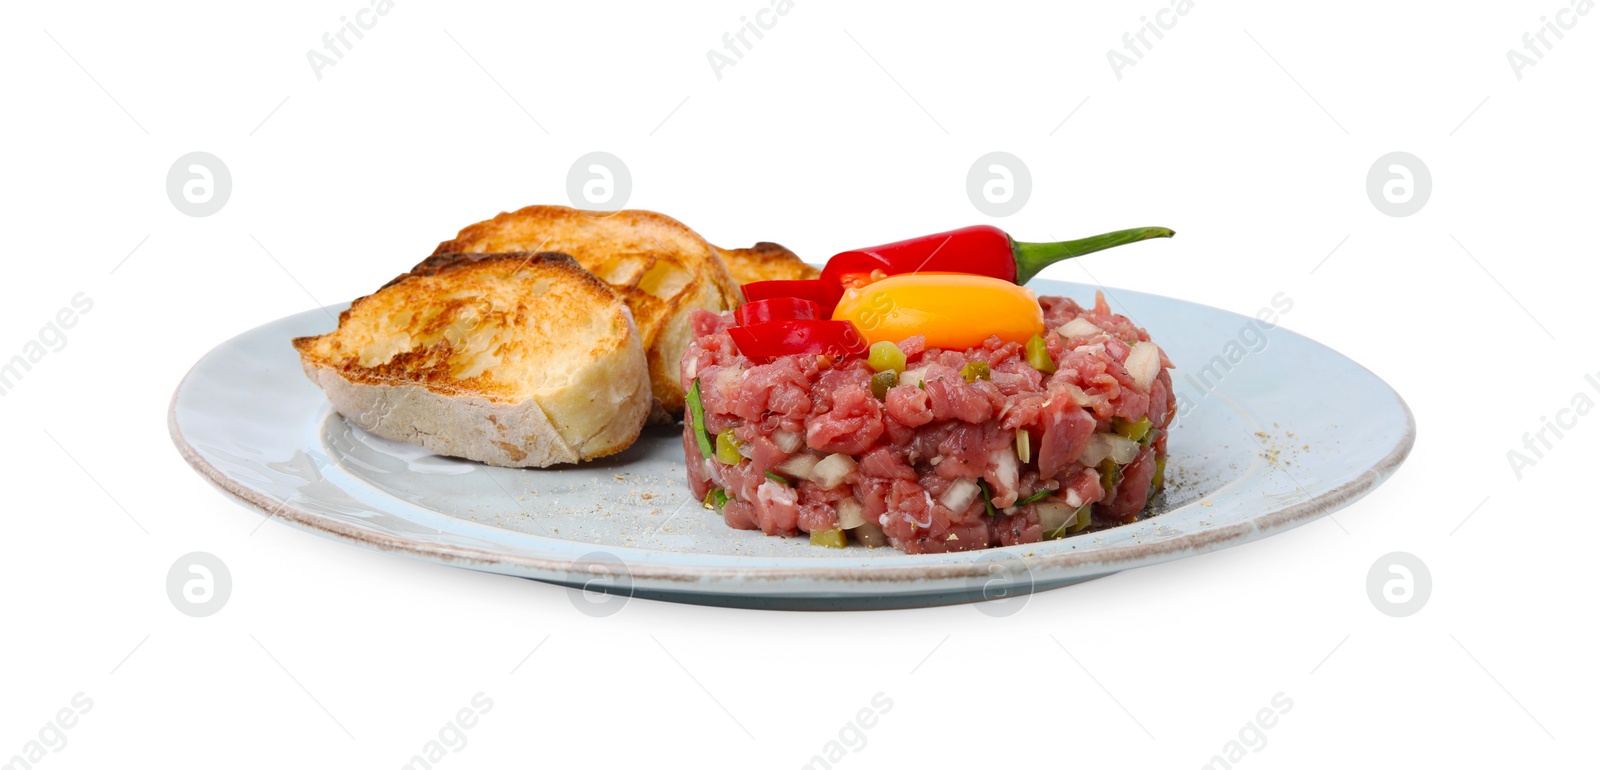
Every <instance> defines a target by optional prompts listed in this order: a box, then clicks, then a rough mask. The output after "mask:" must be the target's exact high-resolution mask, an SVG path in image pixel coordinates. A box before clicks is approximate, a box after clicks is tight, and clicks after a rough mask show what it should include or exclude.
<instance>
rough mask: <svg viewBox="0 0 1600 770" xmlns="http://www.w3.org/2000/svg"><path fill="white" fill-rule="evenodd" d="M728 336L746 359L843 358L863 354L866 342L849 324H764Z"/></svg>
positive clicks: (737, 329) (738, 329) (740, 328)
mask: <svg viewBox="0 0 1600 770" xmlns="http://www.w3.org/2000/svg"><path fill="white" fill-rule="evenodd" d="M728 336H730V337H732V338H733V343H734V344H735V345H737V346H739V352H740V353H743V354H744V355H745V356H748V357H750V358H771V357H774V356H788V355H795V354H797V353H800V354H810V355H819V356H834V357H836V358H844V357H847V356H855V355H866V353H867V341H866V340H864V339H862V338H861V333H860V332H858V331H856V327H855V324H852V323H850V322H849V321H833V320H820V319H816V320H813V319H805V320H789V321H767V322H765V323H757V324H751V325H749V326H734V327H731V328H729V329H728Z"/></svg>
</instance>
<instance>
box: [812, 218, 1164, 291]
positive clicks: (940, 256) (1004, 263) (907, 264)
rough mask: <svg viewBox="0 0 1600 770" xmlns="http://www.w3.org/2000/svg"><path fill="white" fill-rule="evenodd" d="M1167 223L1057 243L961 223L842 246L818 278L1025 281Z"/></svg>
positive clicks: (842, 281)
mask: <svg viewBox="0 0 1600 770" xmlns="http://www.w3.org/2000/svg"><path fill="white" fill-rule="evenodd" d="M1172 234H1173V233H1172V231H1171V230H1168V229H1167V228H1165V227H1141V228H1137V229H1133V230H1118V231H1116V232H1114V233H1106V234H1104V235H1094V236H1090V237H1088V238H1081V239H1079V240H1075V241H1062V242H1059V243H1023V242H1020V241H1015V240H1012V238H1011V236H1009V235H1006V233H1005V231H1004V230H1001V229H1000V228H998V227H991V226H989V225H976V226H973V227H963V228H961V229H960V230H951V231H950V232H947V233H938V234H936V235H924V236H922V237H919V238H911V239H908V240H904V241H897V242H895V243H890V244H886V245H883V246H875V247H873V248H870V249H858V250H856V251H846V252H844V253H842V254H838V255H835V256H834V257H833V258H832V259H830V260H828V264H827V266H826V267H824V268H823V269H822V279H821V280H822V282H823V283H824V284H825V285H829V286H834V285H836V286H840V287H843V288H849V287H851V286H859V285H861V284H865V283H870V282H871V281H872V280H874V278H875V277H874V276H873V273H874V272H877V271H882V275H879V276H876V277H883V276H889V275H900V274H903V273H972V274H975V275H986V276H989V277H991V278H999V279H1001V280H1003V281H1011V282H1013V283H1017V284H1024V283H1027V282H1028V281H1029V280H1031V279H1032V278H1033V277H1034V276H1035V275H1038V274H1039V271H1040V270H1043V269H1044V268H1045V267H1046V266H1048V265H1051V264H1054V263H1056V262H1060V261H1062V260H1065V259H1071V258H1073V257H1078V256H1082V255H1084V254H1089V253H1091V252H1096V251H1100V250H1102V249H1109V248H1111V247H1113V246H1121V245H1123V244H1127V243H1133V242H1135V241H1142V240H1145V239H1147V238H1170V237H1172Z"/></svg>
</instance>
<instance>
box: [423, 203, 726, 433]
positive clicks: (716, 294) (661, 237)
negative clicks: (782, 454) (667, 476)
mask: <svg viewBox="0 0 1600 770" xmlns="http://www.w3.org/2000/svg"><path fill="white" fill-rule="evenodd" d="M542 250H550V251H559V252H562V253H566V254H571V255H572V256H573V258H575V259H576V260H577V261H578V264H580V265H582V266H583V267H584V269H586V270H588V271H589V272H591V273H593V274H594V275H596V276H597V277H599V278H600V280H602V281H605V282H606V283H608V284H610V285H611V287H612V288H613V289H615V290H616V291H617V293H618V294H620V295H621V296H622V298H623V299H624V300H625V301H626V302H627V303H628V308H629V309H630V310H632V311H633V320H634V323H635V324H637V325H638V327H639V334H640V336H641V338H642V340H643V343H644V348H645V355H646V358H647V359H648V363H649V370H650V385H651V390H652V391H653V392H654V394H655V398H656V401H657V403H658V405H659V407H660V410H659V411H657V412H656V414H657V416H658V417H665V416H667V415H681V414H683V397H684V393H683V388H682V386H681V385H679V383H678V362H679V360H680V359H682V358H683V352H684V350H686V349H688V347H689V338H690V334H691V331H690V328H689V314H690V313H691V312H692V311H694V310H695V309H696V308H704V309H706V310H711V311H716V312H720V311H722V310H729V309H732V308H734V307H737V306H738V304H739V302H740V301H741V298H742V294H741V293H740V291H739V284H738V283H737V282H736V281H735V280H734V279H733V277H732V276H731V275H729V273H728V269H727V267H726V266H725V265H724V264H723V261H722V258H721V257H720V256H719V255H718V250H717V248H716V247H715V246H712V245H711V244H710V243H708V242H707V241H706V240H705V239H704V238H701V237H700V235H699V234H698V233H696V232H695V231H693V230H691V229H689V228H688V227H687V226H685V225H684V224H683V223H681V222H679V221H678V220H676V219H673V218H671V217H668V216H665V215H663V214H657V213H655V212H651V211H637V210H623V211H615V212H593V211H580V210H578V209H574V208H568V207H566V206H528V207H527V208H523V209H518V210H517V211H513V212H509V213H501V214H500V215H498V216H496V217H495V218H493V219H490V220H486V221H483V222H478V223H477V224H473V225H468V226H467V227H465V228H463V229H462V230H461V232H460V233H459V234H457V235H456V237H455V238H454V239H453V240H449V241H445V242H444V243H441V244H439V247H438V248H437V249H436V250H435V251H434V253H435V254H451V253H483V252H504V251H542Z"/></svg>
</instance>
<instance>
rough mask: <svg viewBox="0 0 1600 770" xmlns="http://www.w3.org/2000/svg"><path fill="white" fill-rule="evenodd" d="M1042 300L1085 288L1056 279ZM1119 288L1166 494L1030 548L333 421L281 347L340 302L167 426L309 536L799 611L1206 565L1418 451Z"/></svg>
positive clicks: (1269, 364) (1347, 385)
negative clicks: (497, 460)
mask: <svg viewBox="0 0 1600 770" xmlns="http://www.w3.org/2000/svg"><path fill="white" fill-rule="evenodd" d="M1030 287H1031V288H1033V289H1034V290H1036V291H1037V292H1038V293H1039V294H1050V295H1065V296H1069V297H1074V298H1076V299H1077V300H1078V301H1079V302H1088V301H1090V300H1092V299H1093V296H1094V290H1093V289H1092V288H1091V287H1086V286H1081V285H1075V284H1067V283H1061V282H1056V281H1045V280H1038V281H1034V282H1033V283H1032V284H1030ZM1114 296H1115V299H1116V309H1117V310H1118V311H1119V312H1122V313H1124V314H1127V315H1129V316H1130V317H1131V318H1133V319H1134V320H1135V321H1136V322H1137V323H1139V324H1140V325H1142V326H1144V327H1145V328H1147V329H1148V330H1149V331H1150V334H1151V335H1152V337H1153V338H1154V339H1155V340H1156V342H1158V343H1160V344H1161V346H1162V348H1163V349H1164V350H1165V351H1166V352H1167V354H1168V356H1169V357H1170V358H1171V359H1172V360H1173V361H1174V362H1175V363H1176V364H1177V366H1178V368H1177V370H1176V371H1175V372H1174V378H1173V379H1174V383H1175V392H1176V394H1177V395H1179V396H1183V397H1184V398H1185V399H1186V401H1180V402H1179V403H1180V409H1184V410H1186V411H1183V412H1181V413H1180V417H1179V419H1178V420H1177V421H1176V422H1175V423H1174V427H1173V429H1172V433H1171V436H1170V438H1169V444H1168V450H1169V453H1170V458H1169V459H1168V462H1167V469H1168V479H1169V485H1168V490H1167V491H1166V492H1164V493H1163V494H1162V495H1159V496H1158V497H1157V498H1156V500H1155V501H1154V504H1153V506H1152V515H1150V516H1149V517H1148V518H1144V519H1141V520H1140V521H1138V522H1135V523H1132V524H1127V525H1124V526H1120V527H1115V528H1110V529H1104V530H1099V531H1093V532H1086V533H1083V534H1081V535H1078V536H1074V537H1069V538H1067V539H1064V540H1058V541H1054V542H1048V543H1036V544H1033V545H1026V546H1013V547H1009V548H998V549H993V550H988V551H977V552H969V553H957V554H926V555H907V554H904V553H901V552H899V551H896V550H894V549H889V548H877V549H871V550H867V549H864V548H860V547H855V548H850V549H847V550H843V551H840V550H835V549H829V548H819V547H812V546H811V545H810V544H809V543H808V542H807V541H806V540H805V539H804V538H778V537H765V536H763V535H762V534H761V533H760V532H751V531H738V530H732V529H729V528H727V527H726V526H725V525H724V524H723V523H722V517H721V516H718V515H716V514H714V513H712V512H710V511H707V510H705V509H704V508H702V507H701V505H700V503H699V501H698V500H691V499H690V497H689V492H688V487H687V483H686V481H685V474H684V464H683V463H684V458H683V450H682V444H681V443H680V439H679V434H678V432H677V431H666V430H660V429H657V430H652V431H647V432H646V434H645V435H644V436H642V437H640V439H639V441H638V442H637V443H636V444H635V445H634V446H633V447H632V448H630V449H628V450H627V451H626V452H623V453H622V454H620V455H617V456H615V457H611V458H606V459H604V460H602V461H599V462H594V463H587V464H583V465H578V466H569V467H562V468H558V469H546V470H520V469H509V468H492V467H489V466H485V465H479V464H477V463H472V462H467V461H463V460H456V459H450V458H443V457H437V456H433V455H429V454H428V453H426V452H425V451H423V450H421V449H418V448H416V447H413V446H410V445H407V444H397V443H394V442H391V441H386V440H383V439H380V438H377V437H374V436H372V435H370V434H367V433H365V432H364V431H361V430H360V429H357V428H353V427H351V426H350V425H348V424H347V423H346V422H345V421H344V419H343V418H341V417H340V416H339V415H338V414H337V413H335V412H333V411H332V410H331V409H330V408H329V406H328V403H327V401H326V399H324V398H323V396H322V392H321V391H320V390H318V389H317V388H316V387H315V386H313V385H312V384H311V382H310V381H309V380H307V379H306V377H305V375H304V374H303V373H302V371H301V368H300V360H299V356H298V355H297V354H296V353H295V351H294V349H293V348H292V347H290V345H289V339H290V338H291V337H296V336H301V335H308V334H319V333H323V332H326V331H328V330H329V329H331V328H332V327H333V325H334V324H333V321H332V318H334V317H336V316H337V315H338V312H339V310H341V309H342V307H332V308H327V309H326V310H312V311H308V312H305V313H301V314H299V315H295V316H290V317H288V318H284V319H281V320H278V321H274V322H272V323H270V324H267V325H265V326H261V327H259V328H256V329H253V330H251V331H249V332H246V333H244V334H242V335H240V336H238V337H235V338H233V339H231V340H229V341H228V342H225V343H223V344H222V345H220V346H218V347H217V348H216V349H215V350H213V351H211V352H210V353H208V354H206V356H205V357H204V358H202V359H200V361H199V363H197V364H195V366H194V369H193V370H191V371H190V372H189V374H188V376H187V377H185V378H184V380H183V382H182V383H181V384H180V385H179V386H178V390H177V393H175V394H174V396H173V400H172V407H171V412H170V415H169V424H170V427H171V431H172V437H173V441H174V442H175V443H176V444H177V446H178V449H179V451H180V452H182V453H183V456H184V458H185V459H187V460H188V461H189V463H190V464H191V465H193V466H194V467H195V469H196V470H198V471H199V472H200V473H201V474H202V475H204V476H205V477H206V478H207V479H209V480H210V481H212V482H213V483H214V484H216V485H217V486H218V487H219V488H220V489H222V490H223V491H224V492H227V493H228V494H229V495H232V496H233V497H234V498H236V499H238V500H239V501H241V502H243V503H244V504H246V505H248V506H250V507H253V508H256V509H259V510H261V511H263V512H265V513H266V514H268V515H270V516H273V517H275V518H277V519H280V520H282V521H284V522H287V523H289V524H293V525H295V526H297V527H301V528H304V529H308V530H311V531H313V532H316V533H318V534H322V535H326V536H330V537H335V538H338V539H341V540H344V541H346V542H350V543H355V544H359V545H364V546H368V547H373V548H380V549H383V550H387V551H392V552H396V553H402V554H406V555H409V556H414V557H417V558H422V559H427V560H429V561H436V562H442V563H445V564H450V565H454V566H459V567H468V568H471V569H478V570H485V571H489V572H498V573H502V574H506V575H517V576H520V577H527V578H533V579H536V580H542V581H547V582H552V583H559V584H563V585H588V586H589V587H591V588H594V589H598V590H604V591H608V592H612V593H632V594H634V595H637V596H643V597H647V598H657V599H666V600H672V601H684V602H696V603H707V604H721V605H730V606H749V607H767V608H792V609H858V608H891V607H908V606H926V605H935V604H949V603H956V602H966V601H977V600H982V599H985V598H991V599H992V598H996V597H1001V596H1012V597H1014V596H1017V595H1018V594H1020V593H1026V592H1030V591H1036V590H1043V589H1047V588H1055V587H1059V586H1064V585H1068V584H1071V583H1076V582H1080V581H1083V580H1087V579H1090V578H1095V577H1100V576H1103V575H1108V574H1111V573H1114V572H1117V571H1119V570H1124V569H1128V568H1131V567H1140V566H1144V565H1147V564H1155V563H1158V562H1163V561H1169V560H1172V559H1178V558H1182V557H1185V556H1192V555H1195V554H1200V553H1205V552H1207V551H1214V550H1217V549H1219V548H1224V547H1227V546H1230V545H1237V544H1239V543H1244V542H1248V541H1250V540H1254V539H1257V538H1260V537H1264V536H1266V535H1268V534H1271V533H1274V532H1278V531H1281V530H1284V529H1288V528H1290V527H1293V526H1296V525H1298V524H1303V523H1305V522H1307V521H1310V520H1312V519H1315V518H1317V517H1319V516H1323V515H1325V514H1327V513H1329V512H1331V511H1334V510H1337V509H1338V508H1340V507H1343V506H1345V505H1348V504H1350V503H1351V502H1353V501H1355V500H1356V499H1358V498H1360V497H1361V496H1362V495H1364V494H1366V493H1367V492H1369V491H1371V490H1372V489H1373V488H1374V487H1376V486H1377V485H1378V484H1379V483H1381V482H1382V481H1383V480H1384V479H1385V478H1387V477H1388V476H1389V474H1391V473H1393V472H1394V470H1395V469H1396V468H1397V467H1399V465H1400V463H1401V462H1402V461H1404V459H1405V457H1406V454H1407V453H1408V452H1409V451H1410V450H1411V445H1412V443H1413V441H1414V439H1415V430H1416V428H1415V423H1414V422H1413V420H1412V417H1411V412H1410V410H1409V409H1407V408H1406V405H1405V402H1404V401H1402V400H1401V398H1400V396H1399V395H1398V394H1396V393H1395V392H1394V391H1393V390H1392V389H1390V388H1389V386H1388V385H1386V384H1385V383H1384V382H1383V381H1382V380H1380V379H1378V377H1377V376H1376V375H1374V374H1372V373H1371V372H1369V371H1367V370H1366V369H1364V368H1362V367H1361V366H1360V365H1358V364H1356V363H1355V362H1353V361H1351V360H1350V359H1348V358H1345V357H1344V356H1342V355H1339V354H1338V353H1336V352H1334V351H1332V350H1330V349H1328V348H1326V347H1323V346H1322V345H1320V344H1318V343H1316V342H1314V341H1312V340H1309V339H1307V338H1305V337H1302V336H1299V335H1297V334H1294V333H1292V332H1289V331H1287V330H1285V329H1281V328H1279V329H1273V330H1271V331H1269V332H1267V333H1266V334H1265V335H1264V337H1257V336H1255V335H1252V334H1251V333H1250V332H1248V331H1246V329H1247V327H1249V326H1251V325H1254V324H1255V322H1254V321H1253V320H1252V319H1249V318H1246V317H1244V316H1240V315H1237V314H1234V313H1229V312H1226V311H1222V310H1217V309H1215V308H1210V307H1206V306H1203V305H1197V304H1193V303H1190V302H1183V301H1180V300H1175V299H1169V298H1166V297H1158V296H1155V295H1150V294H1141V293H1138V292H1133V291H1121V290H1117V291H1115V292H1114ZM1259 339H1265V342H1264V343H1263V342H1260V341H1258V340H1259ZM1230 343H1231V345H1230ZM1250 343H1254V344H1250ZM1252 348H1254V349H1255V352H1251V351H1252ZM1241 353H1242V354H1243V356H1242V357H1241V355H1240V354H1241ZM1230 359H1231V361H1230ZM1218 362H1221V363H1220V364H1219V363H1218ZM1224 365H1225V366H1224ZM1207 367H1209V369H1208V368H1207ZM1224 369H1226V371H1224ZM1219 374H1220V376H1219ZM1202 378H1203V379H1202ZM1203 390H1204V391H1209V392H1202V391H1203ZM1186 404H1187V405H1186Z"/></svg>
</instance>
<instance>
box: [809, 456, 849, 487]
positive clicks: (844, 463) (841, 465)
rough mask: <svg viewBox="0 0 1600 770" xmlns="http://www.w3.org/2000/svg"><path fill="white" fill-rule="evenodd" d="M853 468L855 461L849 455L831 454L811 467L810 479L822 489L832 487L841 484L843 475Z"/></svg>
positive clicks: (847, 474) (846, 474)
mask: <svg viewBox="0 0 1600 770" xmlns="http://www.w3.org/2000/svg"><path fill="white" fill-rule="evenodd" d="M855 469H856V461H855V460H852V459H850V455H844V454H831V455H828V456H827V457H824V458H822V460H820V461H818V462H817V464H816V465H814V466H812V467H811V480H812V481H815V482H817V486H819V487H822V488H823V489H833V488H834V487H837V486H839V485H840V484H843V483H844V479H845V477H846V476H849V475H850V474H851V473H852V472H854V471H855Z"/></svg>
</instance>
